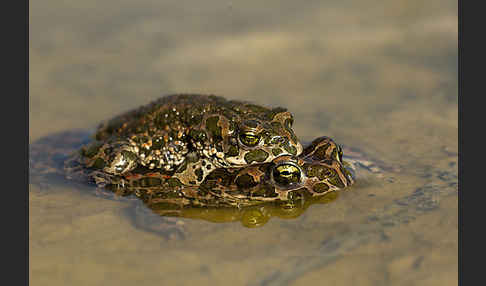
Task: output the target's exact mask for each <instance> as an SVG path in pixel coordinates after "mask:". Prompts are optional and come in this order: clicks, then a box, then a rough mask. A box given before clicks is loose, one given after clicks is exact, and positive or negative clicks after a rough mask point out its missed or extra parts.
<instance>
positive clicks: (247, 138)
mask: <svg viewBox="0 0 486 286" xmlns="http://www.w3.org/2000/svg"><path fill="white" fill-rule="evenodd" d="M260 138H261V137H260V135H257V134H253V133H250V132H245V133H242V134H241V135H240V141H241V143H243V144H244V145H245V146H248V147H254V146H256V145H258V143H259V142H260Z"/></svg>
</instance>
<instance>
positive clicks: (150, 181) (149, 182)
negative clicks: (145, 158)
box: [139, 177, 162, 187]
mask: <svg viewBox="0 0 486 286" xmlns="http://www.w3.org/2000/svg"><path fill="white" fill-rule="evenodd" d="M139 183H140V187H156V186H160V185H161V184H162V180H161V179H159V178H150V177H147V178H143V179H140V180H139Z"/></svg>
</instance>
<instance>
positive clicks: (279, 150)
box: [272, 148, 283, 156]
mask: <svg viewBox="0 0 486 286" xmlns="http://www.w3.org/2000/svg"><path fill="white" fill-rule="evenodd" d="M282 152H283V150H282V149H280V148H273V149H272V154H273V156H278V154H280V153H282Z"/></svg>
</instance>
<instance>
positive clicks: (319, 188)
mask: <svg viewBox="0 0 486 286" xmlns="http://www.w3.org/2000/svg"><path fill="white" fill-rule="evenodd" d="M312 190H313V191H314V192H316V193H324V192H326V191H328V190H329V186H328V185H326V184H324V183H317V184H315V185H314V186H313V187H312Z"/></svg>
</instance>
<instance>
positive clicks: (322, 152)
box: [313, 143, 330, 160]
mask: <svg viewBox="0 0 486 286" xmlns="http://www.w3.org/2000/svg"><path fill="white" fill-rule="evenodd" d="M329 146H330V145H329V143H326V144H325V145H323V146H321V147H319V148H317V150H316V151H315V152H314V154H313V157H314V158H316V159H318V160H323V159H324V158H326V151H327V149H328V148H329Z"/></svg>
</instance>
